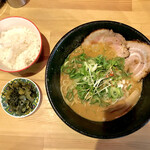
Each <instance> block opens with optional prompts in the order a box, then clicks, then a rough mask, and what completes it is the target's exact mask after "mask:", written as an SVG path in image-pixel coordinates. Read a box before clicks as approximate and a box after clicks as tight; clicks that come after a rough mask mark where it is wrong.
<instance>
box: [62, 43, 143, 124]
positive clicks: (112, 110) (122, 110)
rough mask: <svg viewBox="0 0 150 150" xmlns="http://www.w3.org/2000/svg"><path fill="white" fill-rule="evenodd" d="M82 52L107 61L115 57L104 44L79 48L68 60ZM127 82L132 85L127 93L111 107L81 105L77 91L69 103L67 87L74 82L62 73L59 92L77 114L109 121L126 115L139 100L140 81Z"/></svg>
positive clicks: (130, 80) (110, 49) (112, 51)
mask: <svg viewBox="0 0 150 150" xmlns="http://www.w3.org/2000/svg"><path fill="white" fill-rule="evenodd" d="M83 52H84V53H85V54H86V55H87V56H90V57H96V56H98V55H103V56H106V57H107V58H108V59H111V58H113V57H116V53H115V51H114V50H113V49H112V48H110V47H109V46H107V45H104V44H94V45H92V46H88V47H82V46H79V47H78V48H77V49H75V50H74V51H73V52H72V53H71V54H70V58H72V57H74V56H77V55H80V54H81V53H83ZM128 82H130V83H132V85H133V86H132V88H131V90H130V91H129V92H127V93H125V95H124V97H123V98H122V99H121V100H119V101H118V102H117V103H115V104H113V105H111V106H108V107H100V106H99V105H98V104H89V103H81V100H80V99H79V98H78V95H77V91H75V92H76V94H75V95H74V101H73V102H69V101H68V100H67V99H66V98H65V95H66V94H67V89H68V87H70V86H73V85H74V81H73V80H71V79H70V78H69V76H68V75H66V74H64V73H61V78H60V85H61V92H62V95H63V98H64V100H65V102H66V103H67V104H68V105H69V106H70V108H71V109H72V110H73V111H75V112H76V113H77V114H79V115H80V116H82V117H84V118H86V119H89V120H93V121H110V120H113V119H115V118H118V117H120V116H122V115H124V114H126V113H127V112H128V111H129V110H131V108H132V107H133V106H134V105H135V104H136V103H137V101H138V100H139V98H140V95H141V91H142V81H141V82H135V81H134V80H132V78H131V79H129V81H128Z"/></svg>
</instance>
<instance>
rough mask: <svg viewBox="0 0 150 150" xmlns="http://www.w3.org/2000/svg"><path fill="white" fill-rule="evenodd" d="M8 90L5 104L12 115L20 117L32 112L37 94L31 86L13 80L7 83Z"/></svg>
mask: <svg viewBox="0 0 150 150" xmlns="http://www.w3.org/2000/svg"><path fill="white" fill-rule="evenodd" d="M8 89H9V90H7V91H6V93H5V97H6V102H7V104H8V105H9V107H10V109H12V111H13V112H14V113H16V114H17V115H19V116H21V115H24V114H26V113H28V112H30V111H32V110H33V101H34V100H35V99H36V97H37V92H36V89H35V87H33V85H32V84H30V83H26V82H23V81H22V80H17V81H16V80H15V81H13V82H12V83H9V85H8Z"/></svg>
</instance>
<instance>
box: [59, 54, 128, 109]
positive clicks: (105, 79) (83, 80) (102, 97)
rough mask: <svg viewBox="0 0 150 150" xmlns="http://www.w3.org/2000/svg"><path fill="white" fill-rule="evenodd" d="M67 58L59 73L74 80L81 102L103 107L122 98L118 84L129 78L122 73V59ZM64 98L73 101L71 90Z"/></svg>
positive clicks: (123, 60) (99, 57)
mask: <svg viewBox="0 0 150 150" xmlns="http://www.w3.org/2000/svg"><path fill="white" fill-rule="evenodd" d="M69 57H70V56H69ZM69 57H68V58H67V59H66V61H65V62H64V65H63V66H62V67H61V72H62V73H65V74H67V75H69V77H70V79H72V80H74V82H75V89H76V90H77V93H78V97H79V98H80V99H81V101H82V102H87V101H88V102H89V103H90V104H96V103H98V104H99V105H100V106H102V107H105V106H108V105H110V104H112V103H114V102H116V101H117V100H118V99H120V98H121V97H122V96H123V94H124V93H123V90H122V88H120V87H119V86H118V82H119V81H120V80H122V79H125V78H129V77H130V74H128V73H127V72H126V71H124V64H125V59H124V58H121V57H116V58H113V59H110V60H107V59H106V57H104V56H102V55H99V56H97V57H95V58H91V57H88V56H87V55H86V54H85V53H82V54H80V55H78V56H75V57H73V58H71V59H70V58H69ZM66 98H67V99H68V100H69V101H73V98H74V94H73V89H68V92H67V95H66Z"/></svg>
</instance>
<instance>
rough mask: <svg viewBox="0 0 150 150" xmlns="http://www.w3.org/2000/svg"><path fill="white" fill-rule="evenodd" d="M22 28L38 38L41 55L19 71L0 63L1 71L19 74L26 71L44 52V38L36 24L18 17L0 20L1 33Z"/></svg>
mask: <svg viewBox="0 0 150 150" xmlns="http://www.w3.org/2000/svg"><path fill="white" fill-rule="evenodd" d="M20 27H22V28H23V27H25V28H27V29H29V30H30V31H32V32H33V33H34V34H35V35H36V37H37V38H38V42H39V45H40V50H39V53H38V55H37V56H36V58H35V59H34V61H32V62H31V63H30V64H29V65H28V66H26V67H24V68H21V69H18V70H14V69H10V68H7V67H6V66H4V65H2V63H0V70H2V71H5V72H19V71H22V70H25V69H27V68H29V67H30V66H31V65H32V64H34V63H35V62H36V61H37V59H38V58H39V56H40V53H41V51H42V38H41V34H40V31H39V29H38V28H37V26H36V25H35V24H34V23H32V22H31V21H30V20H28V19H26V18H23V17H16V16H15V17H8V18H4V19H2V20H0V33H1V32H2V31H7V30H10V29H12V28H20ZM12 38H13V37H12Z"/></svg>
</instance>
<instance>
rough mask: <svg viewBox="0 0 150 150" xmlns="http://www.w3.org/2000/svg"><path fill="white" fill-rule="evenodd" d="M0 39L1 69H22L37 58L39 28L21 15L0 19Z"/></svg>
mask: <svg viewBox="0 0 150 150" xmlns="http://www.w3.org/2000/svg"><path fill="white" fill-rule="evenodd" d="M7 38H9V39H7ZM0 39H1V42H0V51H2V52H1V57H0V70H1V71H5V72H20V71H23V70H25V69H27V68H29V67H30V66H31V65H33V64H34V63H35V62H36V61H37V60H38V58H39V56H40V54H41V51H42V38H41V34H40V31H39V29H38V28H37V26H36V25H35V24H34V23H32V22H31V21H30V20H28V19H26V18H23V17H17V16H14V17H8V18H4V19H2V20H0ZM33 51H34V52H33ZM8 56H9V57H8ZM13 63H14V64H13ZM12 64H13V65H12Z"/></svg>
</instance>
